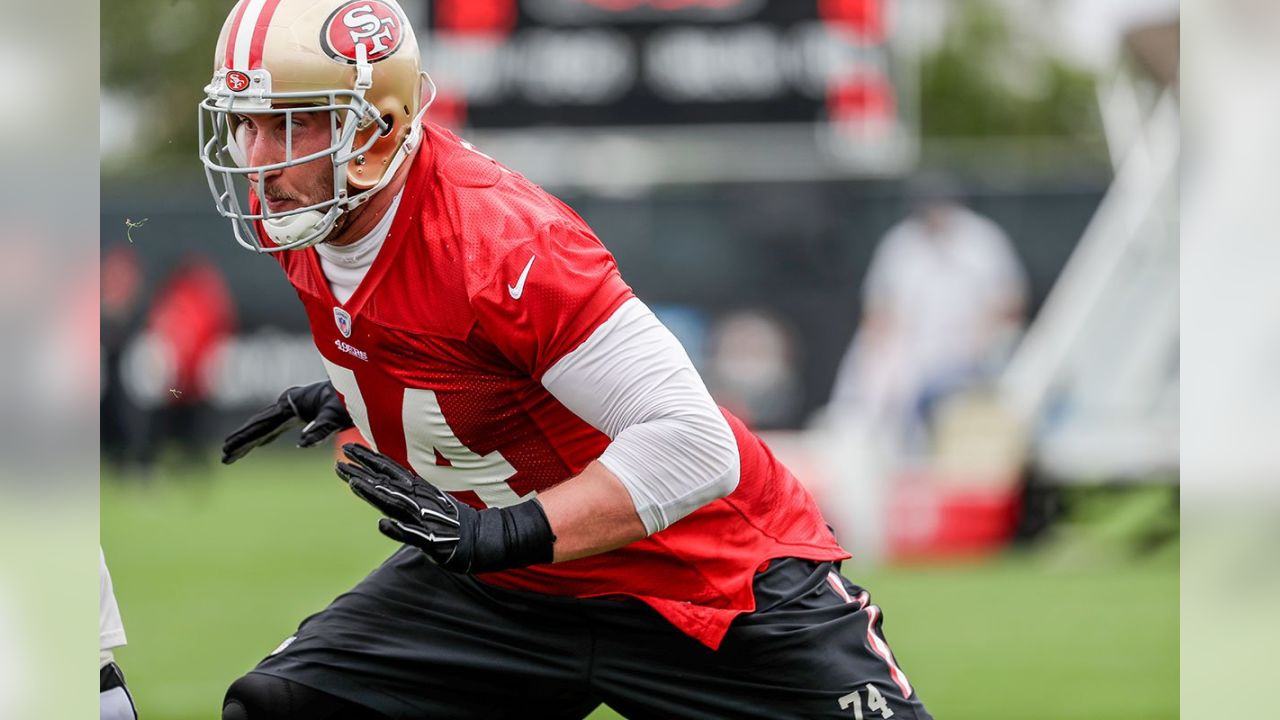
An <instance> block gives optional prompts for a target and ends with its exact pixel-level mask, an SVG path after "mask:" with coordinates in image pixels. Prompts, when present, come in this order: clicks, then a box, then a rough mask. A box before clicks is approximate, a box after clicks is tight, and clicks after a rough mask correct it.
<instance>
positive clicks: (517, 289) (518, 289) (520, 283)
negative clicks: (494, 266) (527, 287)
mask: <svg viewBox="0 0 1280 720" xmlns="http://www.w3.org/2000/svg"><path fill="white" fill-rule="evenodd" d="M537 259H538V256H537V255H533V256H531V257H530V258H529V264H528V265H525V266H524V271H523V272H521V273H520V279H519V280H516V284H515V285H508V286H507V292H509V293H511V299H512V300H519V299H520V296H521V295H523V294H524V281H525V278H527V277H529V268H531V267H533V261H534V260H537Z"/></svg>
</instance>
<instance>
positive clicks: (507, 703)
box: [201, 0, 929, 720]
mask: <svg viewBox="0 0 1280 720" xmlns="http://www.w3.org/2000/svg"><path fill="white" fill-rule="evenodd" d="M432 92H433V86H432V85H431V83H430V81H429V79H427V78H426V77H425V75H423V74H422V73H421V72H420V69H419V50H418V45H417V42H416V40H415V37H414V33H413V29H412V28H411V27H410V26H409V24H408V23H407V22H406V20H405V16H404V13H403V12H402V10H401V9H400V7H399V6H398V5H397V4H396V3H395V2H394V0H354V1H352V0H241V2H239V3H238V4H237V5H236V6H235V7H234V8H233V10H232V11H231V14H230V15H229V16H228V18H227V21H226V24H225V25H224V27H223V29H222V33H221V36H220V37H219V39H218V43H217V47H216V51H215V57H214V74H213V78H212V80H211V82H210V83H209V84H208V86H207V87H206V89H205V99H204V100H203V101H202V102H201V117H202V120H201V157H202V161H203V164H204V167H205V169H206V172H207V175H208V178H209V182H210V187H211V189H212V191H213V195H214V198H215V202H216V204H217V207H218V210H219V212H220V213H221V214H222V215H223V216H224V217H226V218H228V219H229V220H230V221H231V226H232V232H233V233H234V235H235V237H236V239H237V240H238V241H239V242H240V243H241V244H242V245H244V246H246V247H248V248H250V249H252V250H255V251H257V252H261V253H268V254H270V255H271V256H272V257H273V258H274V259H275V260H276V261H277V262H279V263H280V266H281V267H282V268H283V270H284V274H285V276H286V277H287V278H288V280H289V282H290V283H291V284H292V286H293V287H294V289H295V290H296V291H297V294H298V298H299V300H300V301H301V302H302V306H303V308H304V309H305V311H306V315H307V318H308V320H309V322H310V326H311V332H312V335H313V336H314V339H315V343H316V347H317V348H318V350H319V351H320V355H321V357H322V359H323V361H324V366H325V368H326V369H327V371H328V376H329V377H328V380H327V381H324V382H320V383H316V384H313V385H309V386H304V387H297V388H292V389H289V390H287V391H285V392H284V393H283V394H282V395H281V396H280V399H279V401H278V402H276V403H275V404H274V405H272V406H270V407H268V408H266V409H264V410H263V411H262V412H260V413H259V414H257V415H255V416H254V417H253V418H251V419H250V420H249V421H248V422H247V423H246V424H245V425H244V426H243V427H241V428H240V429H239V430H237V431H236V432H235V433H233V434H232V435H231V436H229V437H228V438H227V441H226V443H225V445H224V448H223V451H224V462H228V463H230V462H234V461H236V460H238V459H239V458H241V457H243V456H244V455H245V454H246V453H248V452H249V451H251V450H252V449H253V448H255V447H258V446H260V445H262V444H264V443H266V442H269V441H271V440H273V439H274V438H276V437H277V436H279V435H280V434H282V433H284V432H286V431H288V430H290V429H291V428H301V438H300V439H301V444H302V445H304V446H305V445H314V444H316V443H317V442H319V441H320V440H322V439H324V438H325V437H327V436H328V435H329V434H330V433H333V432H335V431H337V430H340V429H344V428H347V427H352V426H354V427H356V428H358V429H359V431H360V433H361V435H362V436H363V438H364V439H365V440H366V441H367V445H348V446H346V447H345V450H346V455H347V457H348V461H344V462H341V463H339V464H338V467H337V472H338V475H339V476H340V477H341V478H342V479H343V480H345V481H346V482H347V483H349V485H350V488H351V490H352V491H354V492H355V494H356V495H357V496H359V497H360V498H362V499H364V500H366V501H367V502H369V503H370V504H371V505H373V506H374V507H376V508H377V509H378V510H379V511H381V512H382V514H383V515H384V516H385V517H384V518H383V519H382V520H381V521H380V524H379V529H380V530H381V531H382V532H383V533H384V534H386V535H387V536H389V537H390V538H392V539H393V540H395V541H396V542H397V543H401V544H402V546H401V547H400V548H399V549H398V550H397V551H396V552H395V553H394V554H392V555H391V556H390V558H388V559H387V560H386V561H385V562H384V563H383V564H382V565H381V566H380V567H378V568H377V569H375V570H374V571H373V572H372V574H370V575H369V576H368V577H367V578H366V579H364V580H363V581H362V582H360V583H359V584H358V585H357V586H356V587H355V588H354V589H352V590H351V591H350V592H347V593H345V594H343V595H341V596H339V597H338V598H337V599H336V600H334V601H333V603H332V604H330V605H329V606H328V607H327V608H326V609H325V610H324V611H322V612H320V613H318V614H316V615H314V616H312V617H310V618H308V619H306V620H304V621H303V622H302V624H301V625H300V626H299V628H298V630H297V632H296V634H295V635H294V636H292V637H290V638H288V639H287V640H285V642H284V643H282V644H281V645H280V647H279V648H277V649H276V651H275V652H273V653H272V654H270V655H269V656H268V657H266V658H264V659H263V660H262V661H261V662H260V663H259V664H258V665H257V667H255V668H254V669H253V670H252V671H251V672H249V673H247V674H246V675H245V676H244V677H242V678H240V679H239V680H237V681H236V682H235V683H233V684H232V685H231V687H230V689H229V690H228V692H227V695H226V699H225V703H224V707H223V718H224V720H271V719H276V718H305V719H306V720H323V719H324V718H343V720H359V719H361V718H424V717H430V718H481V717H484V718H488V717H537V718H581V717H585V716H586V715H588V714H589V713H590V712H591V711H592V710H593V709H594V708H595V707H597V706H598V705H599V704H600V703H601V702H605V703H607V704H608V705H610V706H611V707H613V708H614V709H616V710H617V711H619V712H621V713H623V714H624V715H626V716H628V717H635V718H645V717H651V718H727V717H733V718H770V719H776V718H826V717H830V718H849V717H862V718H889V717H895V716H896V717H898V718H927V717H929V716H928V714H927V713H926V711H925V710H924V708H923V706H922V705H921V703H920V700H919V698H918V696H917V695H916V693H915V690H914V688H912V686H911V684H910V683H909V682H908V680H907V677H906V675H904V674H903V672H902V670H901V669H900V668H899V667H898V664H897V662H896V661H895V659H894V657H893V655H892V653H891V652H890V651H889V648H888V645H887V644H886V643H885V640H884V637H883V635H882V634H881V620H882V616H881V611H880V608H879V607H877V606H876V605H873V604H871V602H870V600H869V597H868V594H867V593H866V592H865V591H864V590H862V589H861V588H859V587H856V586H854V585H852V584H851V583H849V582H848V581H847V580H845V579H844V578H843V577H841V575H840V574H839V572H838V565H839V562H840V561H841V560H842V559H844V558H847V557H848V554H847V553H846V552H845V551H844V550H843V549H841V548H840V547H839V545H837V544H836V541H835V539H834V538H833V537H832V534H831V532H830V530H829V529H828V527H827V525H826V524H825V523H824V522H823V520H822V517H821V516H820V515H819V512H818V509H817V507H816V506H815V504H814V501H813V499H812V497H810V495H809V494H808V493H807V492H806V491H805V490H804V489H803V488H802V487H801V486H800V484H799V483H798V482H797V481H796V479H795V478H794V477H793V476H792V475H791V473H790V472H789V471H788V470H787V469H786V468H785V467H783V466H782V465H781V464H779V462H778V461H777V460H776V459H775V458H774V457H773V455H772V454H770V452H769V450H768V448H766V447H765V446H764V444H763V443H761V441H760V440H759V439H758V438H757V437H755V436H754V435H753V434H752V433H751V432H749V431H748V430H747V428H746V427H744V426H743V424H742V423H741V422H740V421H739V420H737V419H736V418H735V417H733V416H732V415H730V414H729V413H727V412H724V411H723V410H721V409H720V408H718V407H716V405H715V403H714V402H713V401H712V399H711V397H710V396H709V395H708V393H707V390H706V388H705V387H704V385H703V383H702V381H701V380H700V378H699V377H698V374H697V372H696V371H695V370H694V368H693V366H692V364H691V363H690V361H689V358H688V356H687V355H686V354H685V353H684V351H683V350H682V349H681V347H680V345H679V344H678V343H677V342H676V340H675V339H674V337H673V336H672V335H671V333H670V332H668V331H667V330H666V329H665V328H664V327H663V326H662V325H661V324H660V323H659V322H658V321H657V320H656V319H655V317H654V315H653V313H652V312H650V310H649V309H648V308H647V307H646V306H645V304H644V303H643V302H642V301H641V300H640V299H639V298H637V297H636V296H635V295H634V293H633V292H632V291H631V288H630V287H628V286H627V284H626V283H625V282H624V281H623V279H622V277H621V276H620V275H619V273H618V269H617V266H616V265H615V263H614V260H613V257H612V256H611V255H610V254H609V252H608V250H606V249H605V247H604V246H603V245H602V244H601V243H600V241H599V240H598V239H597V238H596V236H595V235H594V233H593V232H592V230H591V228H590V227H588V226H587V224H586V223H585V222H584V221H583V220H582V219H581V218H580V217H579V216H578V215H577V214H576V213H574V211H573V210H572V209H570V208H569V207H567V206H566V205H564V204H563V203H561V202H560V201H559V200H557V199H556V198H554V197H552V196H551V195H549V194H547V193H546V192H544V191H543V190H542V189H541V188H539V187H537V186H536V185H534V184H533V183H531V182H529V181H528V180H526V179H525V178H523V177H521V176H520V175H519V174H518V173H515V172H512V171H510V170H508V169H507V168H505V167H503V166H502V165H500V164H499V163H497V162H495V161H494V160H493V159H492V158H490V157H488V156H486V155H484V154H482V153H481V152H479V151H477V150H476V149H475V148H474V147H472V146H471V145H470V144H468V143H467V142H466V141H464V140H461V139H459V138H458V137H456V136H455V135H453V134H452V133H450V132H448V131H446V130H444V129H442V128H440V127H438V126H435V125H433V124H432V123H430V122H429V121H428V120H427V119H426V113H427V110H428V107H429V106H430V100H431V94H432ZM241 184H244V185H247V191H246V190H244V189H242V186H241Z"/></svg>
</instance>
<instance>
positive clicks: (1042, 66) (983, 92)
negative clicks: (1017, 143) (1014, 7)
mask: <svg viewBox="0 0 1280 720" xmlns="http://www.w3.org/2000/svg"><path fill="white" fill-rule="evenodd" d="M951 7H952V15H951V17H950V20H949V23H948V26H947V29H946V32H945V36H944V38H943V40H942V42H941V43H940V44H939V45H938V46H937V47H936V48H935V49H933V50H931V51H929V52H927V53H925V55H924V56H923V57H922V58H921V64H920V102H921V131H922V133H923V135H924V137H925V138H938V139H944V138H978V137H1005V138H1007V137H1054V136H1056V137H1064V136H1065V137H1069V138H1077V139H1086V140H1091V139H1093V138H1096V137H1098V136H1099V134H1100V124H1099V119H1098V115H1097V110H1096V108H1097V101H1096V95H1095V82H1096V79H1095V77H1094V75H1093V73H1092V72H1090V71H1089V70H1087V69H1084V68H1080V67H1076V66H1073V65H1071V64H1069V63H1068V62H1066V61H1064V60H1062V59H1060V58H1058V57H1055V56H1054V55H1053V53H1052V52H1051V51H1049V50H1048V49H1047V47H1046V45H1047V43H1042V42H1038V41H1039V40H1040V39H1041V38H1042V37H1043V35H1042V33H1045V32H1049V31H1050V30H1051V29H1050V28H1048V27H1041V28H1036V29H1035V31H1033V32H1029V31H1028V29H1027V28H1013V27H1011V18H1010V14H1009V12H1008V10H1007V9H1006V8H1004V7H1001V6H1000V5H998V4H996V3H994V2H992V0H966V1H965V2H958V3H954V4H952V5H951Z"/></svg>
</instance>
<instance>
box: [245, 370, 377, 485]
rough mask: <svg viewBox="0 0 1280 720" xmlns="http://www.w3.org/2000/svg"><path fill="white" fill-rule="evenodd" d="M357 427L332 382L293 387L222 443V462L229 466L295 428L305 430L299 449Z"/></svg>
mask: <svg viewBox="0 0 1280 720" xmlns="http://www.w3.org/2000/svg"><path fill="white" fill-rule="evenodd" d="M354 425H355V423H353V422H351V415H349V414H348V413H347V408H346V406H344V405H343V404H342V398H341V397H340V396H339V395H338V391H337V390H335V389H334V388H333V383H331V382H329V381H328V380H326V381H324V382H318V383H314V384H312V385H304V386H301V387H291V388H289V389H288V390H285V391H284V392H283V393H281V394H280V397H279V398H278V399H277V400H276V401H275V402H274V403H273V404H271V405H268V406H267V407H265V408H263V409H261V410H259V411H258V412H257V413H255V414H254V416H253V417H251V418H249V419H248V420H246V421H245V423H244V424H243V425H241V426H240V427H238V428H236V429H235V431H234V432H232V433H231V434H230V435H228V436H227V439H226V440H224V441H223V442H222V463H223V464H224V465H230V464H231V463H233V462H235V461H237V460H239V459H240V458H242V457H244V456H245V455H247V454H248V453H249V451H250V450H252V449H254V448H256V447H259V446H262V445H266V444H267V443H269V442H271V441H272V440H275V439H276V438H278V437H280V435H281V434H283V433H284V432H286V431H288V430H290V429H292V428H296V427H299V426H301V427H302V434H301V435H299V437H298V447H311V446H312V445H315V444H316V443H318V442H320V441H321V440H323V439H325V438H327V437H329V436H330V435H332V434H333V433H335V432H337V431H339V430H346V429H347V428H349V427H353V426H354Z"/></svg>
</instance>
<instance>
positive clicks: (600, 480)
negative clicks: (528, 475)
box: [538, 462, 646, 562]
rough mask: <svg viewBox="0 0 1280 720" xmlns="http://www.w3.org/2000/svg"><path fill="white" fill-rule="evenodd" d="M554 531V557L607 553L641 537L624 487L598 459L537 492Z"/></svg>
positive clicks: (641, 526) (642, 530)
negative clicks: (573, 475)
mask: <svg viewBox="0 0 1280 720" xmlns="http://www.w3.org/2000/svg"><path fill="white" fill-rule="evenodd" d="M538 501H539V502H540V503H541V504H542V509H543V511H544V512H546V514H547V521H548V522H549V523H550V524H551V530H552V532H554V533H555V536H556V542H555V560H554V562H562V561H564V560H573V559H576V558H580V557H587V556H588V555H596V554H599V553H602V552H608V551H609V550H613V549H616V548H620V547H622V546H623V545H628V544H630V543H633V542H635V541H636V540H639V539H641V538H643V537H645V535H646V532H645V528H644V523H643V522H641V520H640V516H639V515H638V514H637V513H636V508H635V504H634V503H633V501H632V499H631V495H630V494H629V493H628V492H627V489H626V487H624V486H623V484H622V482H621V481H620V480H618V478H617V477H615V476H614V475H613V473H611V472H609V469H608V468H606V467H605V466H604V465H602V464H601V463H599V462H593V463H591V464H590V465H588V466H587V468H586V469H585V470H583V471H582V472H581V473H580V474H579V475H577V476H576V477H574V478H571V479H569V480H566V481H565V482H563V483H561V484H559V485H557V486H556V487H554V488H551V489H550V490H548V491H546V492H544V493H541V494H539V495H538Z"/></svg>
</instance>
